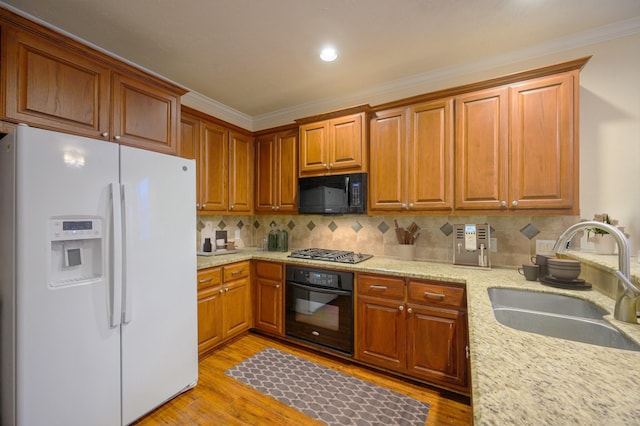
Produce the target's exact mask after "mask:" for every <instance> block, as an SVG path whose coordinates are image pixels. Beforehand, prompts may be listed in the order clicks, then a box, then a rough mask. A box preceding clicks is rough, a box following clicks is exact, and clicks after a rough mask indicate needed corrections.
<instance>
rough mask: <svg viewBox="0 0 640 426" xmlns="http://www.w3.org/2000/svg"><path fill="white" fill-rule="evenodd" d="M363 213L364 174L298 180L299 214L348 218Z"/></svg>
mask: <svg viewBox="0 0 640 426" xmlns="http://www.w3.org/2000/svg"><path fill="white" fill-rule="evenodd" d="M366 212H367V174H366V173H351V174H345V175H332V176H317V177H307V178H300V179H298V213H306V214H349V213H366Z"/></svg>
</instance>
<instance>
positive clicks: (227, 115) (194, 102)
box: [180, 92, 255, 131]
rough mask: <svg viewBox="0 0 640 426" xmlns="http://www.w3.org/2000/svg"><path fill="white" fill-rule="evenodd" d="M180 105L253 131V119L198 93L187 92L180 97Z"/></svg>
mask: <svg viewBox="0 0 640 426" xmlns="http://www.w3.org/2000/svg"><path fill="white" fill-rule="evenodd" d="M180 103H181V104H182V105H186V106H188V107H191V108H193V109H195V110H198V111H200V112H204V113H206V114H209V115H212V116H214V117H216V118H219V119H221V120H224V121H226V122H228V123H231V124H235V125H236V126H238V127H242V128H243V129H246V130H249V131H254V130H255V129H254V128H253V127H254V126H253V121H254V120H253V118H252V117H251V116H249V115H247V114H245V113H243V112H240V111H238V110H236V109H233V108H231V107H229V106H227V105H225V104H223V103H221V102H218V101H216V100H213V99H211V98H209V97H207V96H204V95H202V94H200V93H198V92H188V93H185V94H184V95H182V97H181V98H180Z"/></svg>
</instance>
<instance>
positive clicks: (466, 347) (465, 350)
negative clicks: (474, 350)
mask: <svg viewBox="0 0 640 426" xmlns="http://www.w3.org/2000/svg"><path fill="white" fill-rule="evenodd" d="M464 354H465V356H466V357H467V359H469V345H467V346H465V348H464Z"/></svg>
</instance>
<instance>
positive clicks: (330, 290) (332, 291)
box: [287, 281, 352, 296]
mask: <svg viewBox="0 0 640 426" xmlns="http://www.w3.org/2000/svg"><path fill="white" fill-rule="evenodd" d="M287 284H290V285H292V286H294V287H298V288H301V289H303V290H309V291H315V292H316V293H326V294H338V295H341V296H351V294H352V292H350V291H345V290H337V289H333V288H318V287H312V286H308V285H304V284H300V283H296V282H293V281H287Z"/></svg>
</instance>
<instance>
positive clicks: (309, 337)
mask: <svg viewBox="0 0 640 426" xmlns="http://www.w3.org/2000/svg"><path fill="white" fill-rule="evenodd" d="M285 297H286V303H285V334H286V335H287V336H289V337H294V338H296V339H300V340H304V341H306V342H311V343H315V344H317V345H321V346H323V347H326V348H329V349H334V350H337V351H340V352H343V353H345V354H348V355H353V273H349V272H337V271H329V270H323V269H312V268H306V267H299V266H291V265H289V266H287V268H286V288H285Z"/></svg>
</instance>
